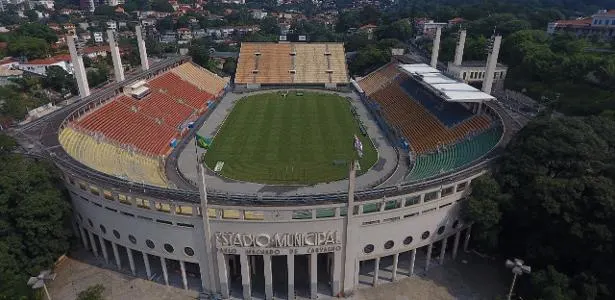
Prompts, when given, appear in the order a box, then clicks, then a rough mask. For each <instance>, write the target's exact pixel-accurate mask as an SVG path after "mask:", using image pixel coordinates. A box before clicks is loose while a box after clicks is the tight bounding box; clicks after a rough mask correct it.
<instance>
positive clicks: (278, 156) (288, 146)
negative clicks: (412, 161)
mask: <svg viewBox="0 0 615 300" xmlns="http://www.w3.org/2000/svg"><path fill="white" fill-rule="evenodd" d="M355 134H356V135H357V136H358V137H360V139H361V142H362V143H363V152H364V154H363V158H362V159H360V160H359V163H360V165H361V170H362V171H361V172H365V171H366V170H367V169H369V168H371V167H372V166H373V165H374V163H376V161H377V159H378V154H377V152H376V149H374V147H373V146H372V144H371V142H370V141H369V139H368V137H364V136H363V135H361V133H360V130H359V126H358V123H357V121H356V120H355V119H354V117H353V115H352V112H351V106H350V104H349V103H348V101H347V100H346V99H344V98H342V97H340V96H337V95H333V94H324V93H314V92H304V93H303V96H297V95H296V93H295V92H294V91H291V92H289V94H288V96H287V97H286V99H284V98H283V97H282V95H281V94H278V93H268V94H259V95H253V96H248V97H246V98H244V99H241V100H239V102H237V103H236V104H235V107H234V108H233V111H232V112H231V113H230V115H229V116H228V117H227V119H226V121H225V123H224V125H223V126H222V128H221V129H220V131H219V132H218V134H217V135H216V136H215V137H214V139H213V143H212V145H211V147H210V149H209V150H208V151H207V153H206V154H205V163H206V164H207V166H208V167H209V168H210V169H212V170H213V169H214V167H215V165H216V163H217V162H218V161H223V162H224V168H223V169H222V172H221V174H222V175H223V176H225V177H228V178H232V179H236V180H242V181H250V182H259V183H268V184H314V183H319V182H329V181H335V180H340V179H343V178H347V177H348V166H349V163H350V161H351V160H353V159H355V158H357V157H358V156H357V154H356V151H355V150H354V146H353V136H354V135H355Z"/></svg>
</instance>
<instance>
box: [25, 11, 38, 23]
mask: <svg viewBox="0 0 615 300" xmlns="http://www.w3.org/2000/svg"><path fill="white" fill-rule="evenodd" d="M24 15H25V16H26V18H28V21H30V22H36V21H38V14H37V13H36V10H34V9H28V10H26V11H25V12H24Z"/></svg>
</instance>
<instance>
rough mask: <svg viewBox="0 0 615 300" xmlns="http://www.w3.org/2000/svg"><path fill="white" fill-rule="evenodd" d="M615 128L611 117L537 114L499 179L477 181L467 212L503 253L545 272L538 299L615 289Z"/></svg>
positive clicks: (537, 280)
mask: <svg viewBox="0 0 615 300" xmlns="http://www.w3.org/2000/svg"><path fill="white" fill-rule="evenodd" d="M613 130H615V120H613V119H612V118H608V117H585V118H580V117H560V118H551V117H542V118H539V119H537V120H534V121H532V122H530V123H529V124H528V125H527V126H526V127H525V128H524V129H523V130H522V131H521V132H520V133H519V134H518V135H517V136H516V137H515V138H514V139H513V140H512V141H511V143H510V144H509V145H508V148H507V150H506V152H505V154H504V156H503V157H502V158H501V161H500V163H499V164H498V167H497V170H496V172H495V173H494V179H495V181H494V180H487V181H486V182H485V181H483V180H479V181H477V182H476V183H473V190H472V196H471V198H470V199H469V201H468V203H467V204H466V208H465V210H464V211H465V212H466V216H467V217H468V218H469V219H470V220H473V221H475V222H476V224H477V225H478V226H479V227H482V228H484V229H487V231H488V232H489V233H488V235H489V237H490V238H493V237H495V238H496V239H497V246H498V248H497V249H498V252H499V253H500V254H502V255H506V256H515V257H521V258H524V259H525V260H526V261H528V263H529V264H530V265H532V266H533V267H534V268H535V269H537V270H543V271H542V272H536V274H535V275H534V276H533V283H534V284H533V285H532V286H531V288H529V289H528V290H527V291H526V292H527V293H529V295H530V296H532V297H535V298H536V299H611V297H610V296H611V295H612V293H613V291H615V282H613V281H612V278H613V276H615V273H614V271H613V269H612V268H611V267H610V266H612V265H613V264H615V256H614V253H613V249H614V246H615V242H614V240H613V234H614V232H613V228H615V184H614V183H615V182H614V181H615V152H614V151H613V150H612V149H613V148H614V147H615V137H614V136H613V134H612V132H613ZM498 187H499V189H500V191H498ZM479 201H483V202H485V203H477V202H479ZM494 203H495V204H494ZM491 231H493V232H491ZM482 234H483V233H477V236H476V237H478V238H479V240H478V242H483V241H481V238H482ZM549 265H552V266H557V268H558V271H555V269H553V268H549V267H548V266H549ZM560 272H561V273H560ZM568 278H571V279H570V280H568Z"/></svg>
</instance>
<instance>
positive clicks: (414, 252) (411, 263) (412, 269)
mask: <svg viewBox="0 0 615 300" xmlns="http://www.w3.org/2000/svg"><path fill="white" fill-rule="evenodd" d="M415 261H416V248H414V249H412V253H411V254H410V272H408V273H410V276H413V275H414V262H415Z"/></svg>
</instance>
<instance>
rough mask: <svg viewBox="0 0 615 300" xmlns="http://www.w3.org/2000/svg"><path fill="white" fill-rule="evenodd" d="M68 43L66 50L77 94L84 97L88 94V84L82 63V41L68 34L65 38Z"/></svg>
mask: <svg viewBox="0 0 615 300" xmlns="http://www.w3.org/2000/svg"><path fill="white" fill-rule="evenodd" d="M66 41H67V43H68V51H69V52H70V58H71V61H72V63H73V73H74V75H75V79H77V87H78V88H79V96H80V97H81V98H85V97H87V96H89V95H90V86H89V85H88V77H87V74H86V72H85V66H84V65H83V47H84V45H83V42H81V41H77V37H76V36H74V35H69V36H67V38H66Z"/></svg>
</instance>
